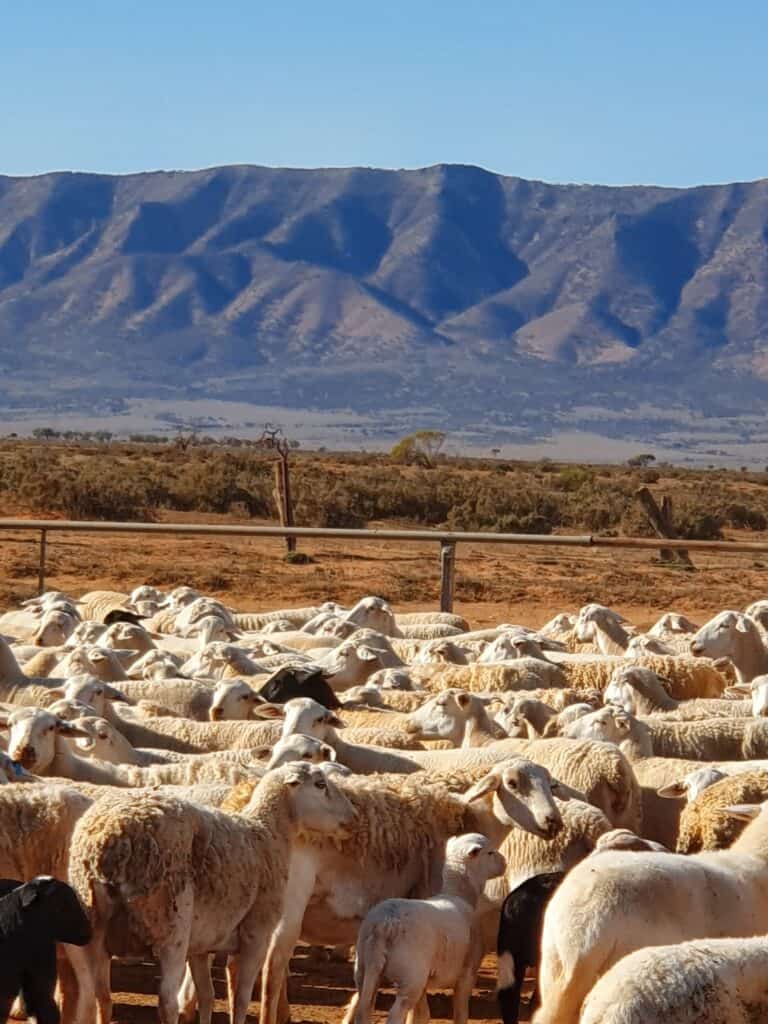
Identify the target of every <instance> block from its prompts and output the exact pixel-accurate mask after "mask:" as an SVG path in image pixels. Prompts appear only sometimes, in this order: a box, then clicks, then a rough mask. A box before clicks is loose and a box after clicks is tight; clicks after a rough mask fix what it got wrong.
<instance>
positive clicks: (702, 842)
mask: <svg viewBox="0 0 768 1024" xmlns="http://www.w3.org/2000/svg"><path fill="white" fill-rule="evenodd" d="M766 799H768V770H765V769H763V770H758V771H744V772H737V773H735V774H733V775H727V776H724V777H723V778H722V779H720V780H718V781H716V782H714V783H713V784H712V785H711V786H707V787H706V788H704V789H703V790H702V791H701V792H700V793H699V794H698V795H697V796H696V797H695V798H694V799H692V800H691V801H690V802H689V803H687V804H686V805H685V806H684V807H683V809H682V813H681V815H680V830H679V832H678V836H677V852H678V853H698V852H699V851H701V850H724V849H727V848H728V847H729V846H731V845H732V843H733V841H734V840H735V839H737V838H738V836H739V835H741V833H742V831H743V830H744V822H743V820H741V819H739V818H734V817H732V816H729V815H727V814H724V813H723V810H724V809H725V808H727V807H730V806H731V805H733V804H753V803H761V802H762V801H763V800H766Z"/></svg>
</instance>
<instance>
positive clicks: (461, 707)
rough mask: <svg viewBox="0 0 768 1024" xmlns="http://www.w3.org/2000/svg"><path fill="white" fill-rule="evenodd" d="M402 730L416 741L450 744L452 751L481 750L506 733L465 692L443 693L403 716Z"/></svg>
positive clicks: (476, 699) (473, 697)
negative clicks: (444, 741) (425, 740)
mask: <svg viewBox="0 0 768 1024" xmlns="http://www.w3.org/2000/svg"><path fill="white" fill-rule="evenodd" d="M405 729H406V730H407V731H408V732H410V733H413V734H414V735H415V736H418V737H419V739H444V740H449V741H450V742H451V743H452V744H453V745H454V746H455V747H482V746H485V745H486V744H488V743H493V742H494V740H498V739H503V738H504V736H505V735H506V733H505V732H504V730H503V729H501V728H500V726H498V725H497V724H496V723H495V722H493V721H492V720H491V719H490V718H489V717H488V712H487V711H486V710H485V703H484V702H483V701H482V700H481V699H480V698H479V697H477V696H476V695H475V694H471V693H467V691H466V690H453V689H450V690H444V691H443V692H442V693H441V694H438V695H437V696H436V697H432V698H431V699H430V700H428V701H426V703H424V704H422V705H421V707H420V708H418V709H417V710H416V711H412V712H411V714H410V715H407V716H406V723H405Z"/></svg>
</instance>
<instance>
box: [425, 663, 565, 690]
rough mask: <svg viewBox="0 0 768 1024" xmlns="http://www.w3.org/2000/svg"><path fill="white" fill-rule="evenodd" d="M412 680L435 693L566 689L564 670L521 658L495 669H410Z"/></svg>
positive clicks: (432, 666)
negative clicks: (443, 691) (563, 687)
mask: <svg viewBox="0 0 768 1024" xmlns="http://www.w3.org/2000/svg"><path fill="white" fill-rule="evenodd" d="M411 678H412V679H413V681H414V682H415V683H416V685H417V686H420V687H423V688H424V689H425V690H431V691H432V693H439V692H440V691H441V690H445V689H449V688H450V689H459V690H468V691H469V692H470V693H485V692H501V691H504V690H532V689H535V688H537V687H558V686H565V685H566V675H565V673H564V672H563V670H562V668H561V666H559V665H553V664H550V663H549V662H546V661H540V660H539V659H538V658H518V659H516V660H515V661H507V662H501V663H496V664H493V665H485V664H477V663H476V664H473V665H422V666H418V667H414V668H412V669H411Z"/></svg>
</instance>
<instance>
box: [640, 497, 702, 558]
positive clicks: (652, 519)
mask: <svg viewBox="0 0 768 1024" xmlns="http://www.w3.org/2000/svg"><path fill="white" fill-rule="evenodd" d="M635 497H636V498H637V500H638V501H639V502H640V504H641V506H642V509H643V511H644V512H645V514H646V515H647V516H648V521H649V523H650V524H651V526H652V527H653V530H654V533H655V534H656V536H657V537H661V539H662V540H677V531H676V530H675V526H674V522H673V520H672V499H671V498H669V497H666V496H665V497H664V498H663V499H662V502H661V508H659V506H658V504H657V502H656V499H655V498H654V496H653V495H652V494H651V492H650V491H649V490H648V488H647V487H641V488H640V489H639V490H638V491H637V492H636V494H635ZM659 554H660V557H661V560H662V562H677V563H678V564H680V565H684V566H686V567H687V568H689V569H692V568H693V562H691V559H690V557H689V555H688V552H687V551H685V550H684V549H683V548H664V547H663V548H661V549H660V552H659Z"/></svg>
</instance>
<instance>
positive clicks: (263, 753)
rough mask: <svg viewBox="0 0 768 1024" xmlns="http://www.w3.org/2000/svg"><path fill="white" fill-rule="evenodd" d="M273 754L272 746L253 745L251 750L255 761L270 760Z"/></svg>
mask: <svg viewBox="0 0 768 1024" xmlns="http://www.w3.org/2000/svg"><path fill="white" fill-rule="evenodd" d="M271 754H272V747H253V748H252V749H251V751H250V756H251V759H252V760H254V761H268V760H269V758H270V756H271Z"/></svg>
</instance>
